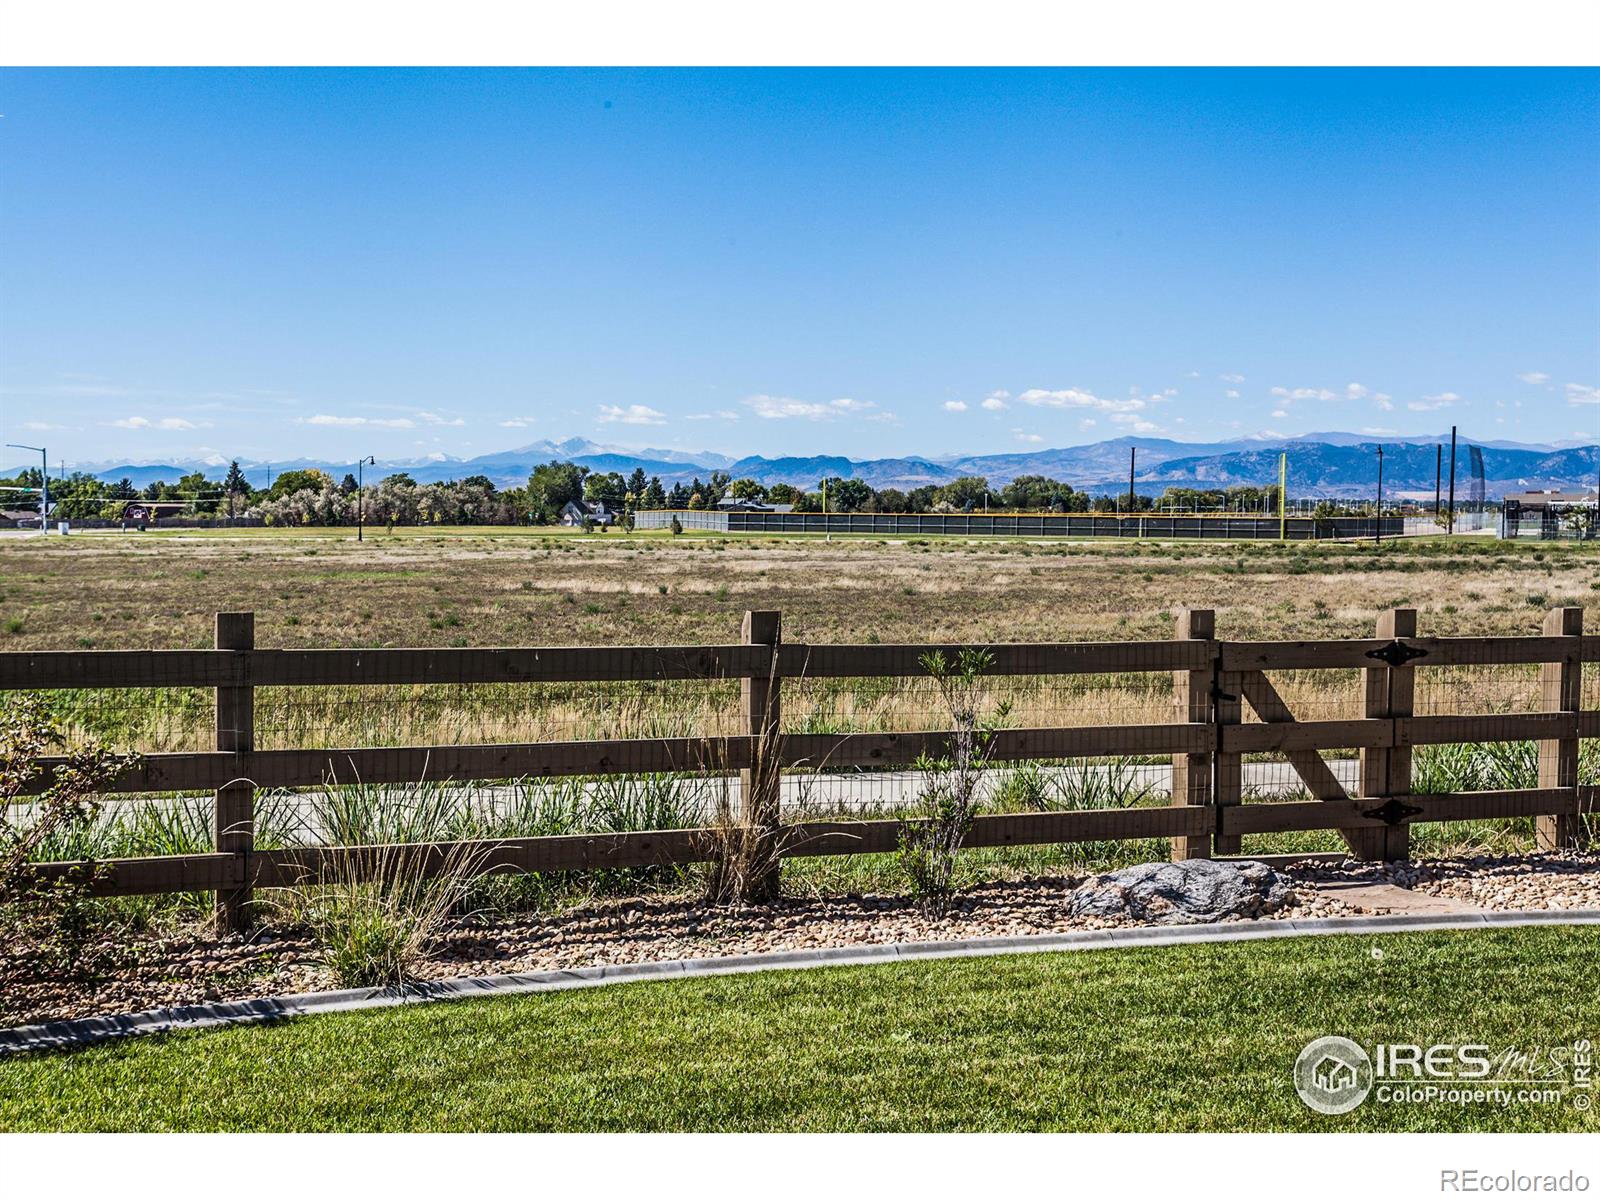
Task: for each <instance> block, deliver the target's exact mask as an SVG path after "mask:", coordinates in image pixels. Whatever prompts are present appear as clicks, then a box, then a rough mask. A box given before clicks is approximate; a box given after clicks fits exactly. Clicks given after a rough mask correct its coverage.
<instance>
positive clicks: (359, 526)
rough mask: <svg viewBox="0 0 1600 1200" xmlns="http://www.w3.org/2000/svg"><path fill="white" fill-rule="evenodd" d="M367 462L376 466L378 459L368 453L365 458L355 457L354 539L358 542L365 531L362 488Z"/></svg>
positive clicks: (364, 500) (363, 491) (364, 492)
mask: <svg viewBox="0 0 1600 1200" xmlns="http://www.w3.org/2000/svg"><path fill="white" fill-rule="evenodd" d="M368 463H371V464H372V465H373V466H377V465H378V460H377V459H376V458H374V457H373V456H372V455H370V454H369V455H367V456H366V457H365V458H358V459H356V541H358V542H359V541H361V535H362V533H363V532H364V531H365V526H366V522H367V511H366V499H367V494H366V491H365V490H364V485H365V483H366V467H367V464H368Z"/></svg>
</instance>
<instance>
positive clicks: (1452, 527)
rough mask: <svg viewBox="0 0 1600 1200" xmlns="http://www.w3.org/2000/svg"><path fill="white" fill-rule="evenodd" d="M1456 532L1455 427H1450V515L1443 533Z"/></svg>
mask: <svg viewBox="0 0 1600 1200" xmlns="http://www.w3.org/2000/svg"><path fill="white" fill-rule="evenodd" d="M1455 531H1456V427H1455V426H1454V425H1452V426H1450V514H1449V517H1448V518H1447V519H1446V521H1445V532H1446V533H1451V534H1453V533H1455Z"/></svg>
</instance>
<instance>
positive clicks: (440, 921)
mask: <svg viewBox="0 0 1600 1200" xmlns="http://www.w3.org/2000/svg"><path fill="white" fill-rule="evenodd" d="M488 849H489V848H488V847H487V846H485V845H483V844H482V843H478V844H476V845H469V844H460V843H458V844H456V845H455V846H453V847H452V848H450V849H448V850H445V849H443V848H441V847H439V846H436V845H427V844H419V845H395V846H352V847H346V848H341V849H340V850H338V851H335V852H330V853H329V854H328V855H327V856H326V858H325V860H324V862H325V864H326V865H325V870H324V872H323V876H322V878H321V879H320V880H319V881H318V882H316V883H312V884H308V885H305V886H302V887H298V888H290V889H287V890H285V891H284V892H283V893H282V894H281V896H280V897H279V898H278V900H277V901H276V906H277V909H278V911H279V913H280V915H281V916H282V917H283V918H284V919H285V920H287V921H289V922H290V923H292V924H295V925H299V926H303V927H304V928H306V929H308V930H309V931H310V932H311V935H312V937H313V938H314V939H315V941H316V944H317V953H318V957H319V959H320V961H321V963H322V965H323V966H324V967H325V968H326V969H327V970H328V972H329V974H331V975H332V976H333V978H334V981H335V982H336V983H337V984H338V985H339V986H340V987H350V988H358V987H402V986H404V985H405V984H407V983H410V982H412V981H413V980H414V979H416V978H417V974H418V968H419V967H420V966H421V964H422V963H423V962H425V961H426V960H427V957H428V954H429V951H430V950H431V949H432V947H433V945H434V943H435V942H436V941H437V940H438V938H439V935H440V933H441V932H442V930H443V929H444V927H445V925H446V923H447V922H448V921H449V919H450V917H451V916H452V914H454V913H455V912H456V911H457V909H458V908H460V907H461V906H462V902H463V900H464V898H465V896H466V894H467V889H468V886H469V885H470V883H471V881H472V878H473V877H474V876H475V875H476V874H478V873H479V871H480V870H481V868H482V865H483V858H484V856H485V855H486V854H487V853H488Z"/></svg>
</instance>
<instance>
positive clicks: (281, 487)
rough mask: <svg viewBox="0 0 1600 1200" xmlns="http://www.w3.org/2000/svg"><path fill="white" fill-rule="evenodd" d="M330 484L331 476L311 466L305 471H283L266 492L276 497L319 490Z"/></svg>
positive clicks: (331, 482)
mask: <svg viewBox="0 0 1600 1200" xmlns="http://www.w3.org/2000/svg"><path fill="white" fill-rule="evenodd" d="M332 486H333V476H331V475H329V474H328V473H327V472H326V471H319V470H317V469H316V468H315V467H312V468H311V469H310V470H306V471H285V472H284V473H283V474H281V475H279V476H278V477H277V478H276V479H274V480H273V481H272V488H271V490H270V491H269V492H268V494H269V495H270V496H271V497H272V498H273V499H277V498H278V497H279V496H292V495H294V494H295V493H296V492H321V491H323V490H324V489H326V488H330V487H332Z"/></svg>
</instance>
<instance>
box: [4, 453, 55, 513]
mask: <svg viewBox="0 0 1600 1200" xmlns="http://www.w3.org/2000/svg"><path fill="white" fill-rule="evenodd" d="M6 445H7V446H9V447H10V448H11V449H13V450H37V451H38V452H39V463H40V469H39V487H40V492H39V532H40V533H49V532H50V453H49V451H47V450H46V449H45V448H44V447H43V446H24V445H22V444H21V443H20V442H7V443H6Z"/></svg>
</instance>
